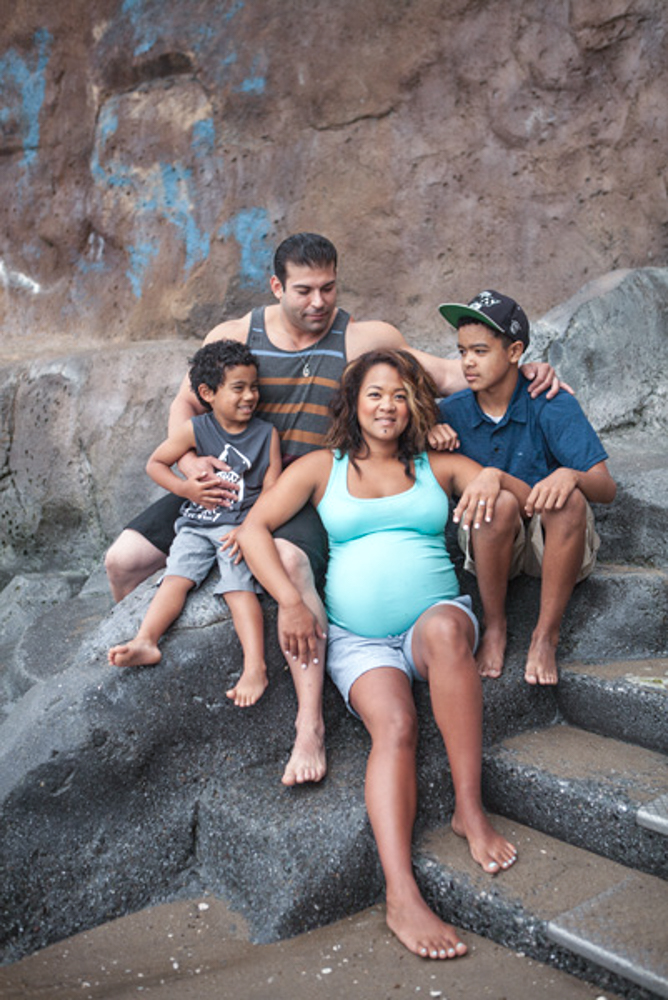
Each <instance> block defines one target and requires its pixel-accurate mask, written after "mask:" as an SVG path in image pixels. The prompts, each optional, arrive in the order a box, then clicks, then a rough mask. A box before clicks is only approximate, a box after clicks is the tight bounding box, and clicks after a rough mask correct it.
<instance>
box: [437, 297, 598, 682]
mask: <svg viewBox="0 0 668 1000" xmlns="http://www.w3.org/2000/svg"><path fill="white" fill-rule="evenodd" d="M439 310H440V312H441V314H442V315H443V316H444V318H445V319H446V320H447V321H448V322H449V323H450V324H451V325H452V326H454V327H456V328H457V330H458V347H459V354H460V358H461V364H462V370H463V374H464V378H465V379H466V381H467V382H468V385H469V388H467V389H464V390H462V391H461V392H458V393H455V395H453V396H450V397H449V398H448V399H445V400H443V401H442V402H441V403H440V411H441V417H442V419H443V421H444V422H446V423H448V424H449V425H450V426H451V427H452V428H453V430H454V431H456V432H457V434H458V435H459V440H460V444H461V450H462V452H463V454H465V455H468V456H469V457H470V458H473V459H475V460H476V461H477V462H480V463H481V464H482V465H484V466H489V465H491V466H495V467H497V468H500V469H503V470H504V471H505V472H508V473H511V474H512V475H514V476H517V478H518V479H522V480H524V482H526V483H527V484H528V485H529V486H531V487H532V490H531V493H530V495H529V498H528V500H527V503H526V505H525V507H524V510H523V511H520V509H519V507H518V505H517V502H516V501H515V500H514V498H512V497H511V496H510V495H508V496H505V497H504V502H503V503H502V505H501V508H502V509H499V505H497V506H496V508H495V510H494V519H493V521H487V520H486V521H485V522H484V523H483V524H482V525H481V527H480V529H479V530H478V531H473V532H468V533H465V532H463V531H462V530H460V544H461V545H462V548H463V550H464V551H465V553H466V558H465V563H464V565H465V568H466V569H468V570H469V571H471V572H474V573H475V574H476V576H477V579H478V586H479V589H480V596H481V599H482V602H483V609H484V617H485V635H484V637H483V640H482V642H481V644H480V648H479V650H478V655H477V660H478V666H479V670H480V673H481V674H482V676H483V677H498V676H499V675H500V674H501V672H502V670H503V661H504V654H505V647H506V614H505V601H506V591H507V581H508V579H509V578H512V577H514V576H517V575H519V573H520V572H525V573H528V574H529V575H531V576H537V577H540V578H541V580H542V584H541V600H540V613H539V616H538V622H537V623H536V627H535V628H534V631H533V634H532V637H531V645H530V647H529V653H528V657H527V661H526V668H525V675H524V676H525V680H526V681H527V682H528V683H529V684H556V683H557V680H558V673H557V663H556V648H557V643H558V641H559V630H560V626H561V620H562V618H563V615H564V612H565V610H566V605H567V604H568V601H569V599H570V596H571V593H572V591H573V587H574V586H575V584H576V583H577V582H579V581H580V580H583V579H584V578H585V577H586V576H588V575H589V574H590V573H591V571H592V569H593V568H594V563H595V561H596V551H597V549H598V545H599V539H598V537H597V535H596V532H595V530H594V518H593V514H592V511H591V508H590V506H589V502H591V503H610V502H611V501H612V500H613V499H614V496H615V492H616V486H615V483H614V481H613V480H612V478H611V476H610V473H609V472H608V469H607V466H606V463H605V460H606V458H607V455H606V452H605V451H604V449H603V446H602V445H601V442H600V441H599V439H598V437H597V435H596V433H595V431H594V429H593V427H592V426H591V424H590V423H589V421H588V420H587V418H586V417H585V415H584V413H583V412H582V409H581V408H580V405H579V403H578V402H577V400H576V399H574V398H573V396H571V395H569V393H567V392H565V391H564V390H562V389H560V390H559V392H558V393H557V395H556V396H555V397H554V398H553V399H552V400H549V401H548V400H547V398H546V397H545V396H538V397H536V398H532V397H531V396H530V395H529V393H527V392H526V387H527V381H526V379H525V378H524V376H523V375H522V374H521V372H520V371H519V362H520V358H521V356H522V354H523V352H524V351H525V349H526V348H527V347H528V345H529V322H528V320H527V317H526V315H525V313H524V310H523V309H522V308H521V307H520V306H519V305H518V304H517V302H515V301H514V300H513V299H511V298H509V297H508V296H506V295H501V294H500V293H499V292H495V291H491V290H490V291H484V292H481V293H480V294H479V295H477V296H476V297H475V298H474V299H473V300H472V301H471V302H469V303H468V305H461V304H459V303H445V304H443V305H441V306H439ZM488 513H489V512H488Z"/></svg>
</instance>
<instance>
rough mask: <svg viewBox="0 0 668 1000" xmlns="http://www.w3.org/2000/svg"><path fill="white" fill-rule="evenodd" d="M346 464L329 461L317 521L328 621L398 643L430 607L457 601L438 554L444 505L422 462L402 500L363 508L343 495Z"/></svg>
mask: <svg viewBox="0 0 668 1000" xmlns="http://www.w3.org/2000/svg"><path fill="white" fill-rule="evenodd" d="M347 475H348V456H347V455H345V456H343V457H342V458H341V457H337V456H336V455H335V456H334V461H333V464H332V471H331V474H330V477H329V482H328V484H327V489H326V491H325V494H324V496H323V498H322V500H321V501H320V503H319V504H318V513H319V514H320V517H321V518H322V522H323V524H324V525H325V528H326V530H327V534H328V535H329V546H330V552H329V565H328V569H327V583H326V587H325V598H326V605H327V614H328V616H329V619H330V621H333V622H334V624H336V625H340V626H341V627H342V628H346V629H348V630H349V631H351V632H356V633H357V634H358V635H364V636H374V637H384V636H388V635H398V634H399V633H401V632H405V631H406V629H408V628H410V626H411V625H412V624H413V623H414V622H415V621H416V619H417V618H419V616H420V615H421V614H422V613H423V611H426V610H427V609H428V608H430V607H431V606H432V605H433V604H435V603H436V602H437V601H440V600H444V599H450V598H453V597H456V596H457V595H458V594H459V586H458V583H457V577H456V575H455V569H454V566H453V565H452V562H451V561H450V557H449V556H448V553H447V550H446V547H445V534H444V533H445V524H446V521H447V519H448V498H447V496H446V494H445V493H444V492H443V490H442V489H441V487H440V485H439V483H438V482H437V480H436V477H435V476H434V474H433V472H432V471H431V466H430V465H429V459H428V457H427V455H426V454H421V455H418V456H417V458H416V459H415V482H414V483H413V485H412V487H411V488H410V489H408V490H406V492H405V493H397V494H395V495H394V496H390V497H381V498H378V499H373V500H364V499H360V498H358V497H353V496H351V495H350V493H349V492H348V486H347Z"/></svg>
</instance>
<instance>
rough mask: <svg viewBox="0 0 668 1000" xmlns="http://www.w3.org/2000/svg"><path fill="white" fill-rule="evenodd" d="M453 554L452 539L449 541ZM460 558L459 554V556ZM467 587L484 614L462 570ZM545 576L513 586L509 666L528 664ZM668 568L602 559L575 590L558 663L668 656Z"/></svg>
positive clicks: (470, 580)
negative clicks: (540, 579) (622, 563)
mask: <svg viewBox="0 0 668 1000" xmlns="http://www.w3.org/2000/svg"><path fill="white" fill-rule="evenodd" d="M449 550H450V553H451V554H453V547H452V542H449ZM455 557H456V554H455ZM456 558H458V557H456ZM459 579H460V584H461V588H462V591H463V592H464V593H467V594H470V595H471V598H472V600H473V604H474V608H475V611H476V614H478V615H479V616H480V615H481V614H482V606H481V604H480V596H479V594H478V589H477V585H476V581H475V578H474V577H473V576H472V575H471V574H470V573H466V572H463V571H460V573H459ZM539 604H540V581H539V580H536V579H533V578H531V577H528V576H520V577H518V578H517V579H515V580H511V581H510V583H509V585H508V598H507V601H506V612H507V616H508V649H507V653H506V661H507V663H508V664H509V665H510V666H513V665H517V666H519V665H521V666H522V667H523V666H524V660H525V658H526V654H527V651H528V649H529V643H530V640H531V633H532V631H533V628H534V626H535V624H536V621H537V619H538V611H539ZM666 608H668V572H666V571H665V570H664V569H662V568H656V567H651V566H632V565H628V564H627V565H621V564H617V563H603V562H599V563H598V564H597V566H596V568H595V570H594V572H593V573H592V575H591V576H590V577H589V578H588V579H587V580H584V581H583V582H582V583H580V584H578V586H577V587H576V588H575V590H574V591H573V594H572V596H571V599H570V601H569V603H568V607H567V608H566V613H565V615H564V619H563V623H562V629H561V637H560V640H559V662H560V663H563V662H565V661H569V660H579V661H582V662H585V663H599V662H601V661H603V660H621V659H625V658H627V659H633V660H638V659H643V658H653V657H668V628H666V616H665V609H666Z"/></svg>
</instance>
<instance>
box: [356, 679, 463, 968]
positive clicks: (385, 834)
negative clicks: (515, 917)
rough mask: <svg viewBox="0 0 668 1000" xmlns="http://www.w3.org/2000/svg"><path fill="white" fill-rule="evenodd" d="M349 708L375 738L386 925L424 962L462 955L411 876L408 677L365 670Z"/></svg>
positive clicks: (372, 796)
mask: <svg viewBox="0 0 668 1000" xmlns="http://www.w3.org/2000/svg"><path fill="white" fill-rule="evenodd" d="M351 704H352V705H353V707H354V709H355V711H357V712H358V713H359V714H360V716H361V718H362V721H363V722H364V725H365V726H366V728H367V730H368V731H369V734H370V736H371V740H372V745H371V752H370V754H369V759H368V762H367V771H366V785H365V797H366V805H367V811H368V813H369V819H370V821H371V827H372V829H373V833H374V837H375V839H376V844H377V847H378V854H379V856H380V863H381V865H382V868H383V874H384V875H385V884H386V902H387V924H388V927H389V928H390V930H392V931H393V932H394V934H396V936H397V937H398V938H399V940H400V941H401V942H402V944H403V945H405V947H406V948H408V949H409V951H412V952H414V953H415V954H416V955H421V956H422V957H423V958H456V957H457V956H458V955H464V954H466V950H467V949H466V945H465V944H464V943H463V941H460V939H459V937H458V936H457V932H456V931H455V930H454V928H453V927H451V926H450V925H449V924H446V923H444V922H443V921H442V920H441V919H440V917H438V916H436V914H435V913H434V912H433V911H432V910H431V909H430V908H429V907H428V906H427V904H426V902H425V901H424V899H423V898H422V895H421V893H420V890H419V888H418V885H417V882H416V881H415V875H414V874H413V864H412V859H411V843H412V835H413V824H414V822H415V811H416V806H417V779H416V773H415V747H416V743H417V717H416V713H415V704H414V702H413V695H412V691H411V687H410V683H409V681H408V678H407V677H406V675H405V674H403V673H402V672H401V671H400V670H396V669H394V668H392V667H381V668H379V669H376V670H370V671H367V673H365V674H362V676H361V677H360V678H358V680H357V681H355V683H354V684H353V687H352V690H351Z"/></svg>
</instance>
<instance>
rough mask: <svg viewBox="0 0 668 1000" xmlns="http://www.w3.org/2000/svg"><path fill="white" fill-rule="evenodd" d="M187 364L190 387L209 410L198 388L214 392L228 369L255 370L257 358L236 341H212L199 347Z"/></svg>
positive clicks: (221, 382)
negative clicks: (251, 367) (241, 367)
mask: <svg viewBox="0 0 668 1000" xmlns="http://www.w3.org/2000/svg"><path fill="white" fill-rule="evenodd" d="M188 364H189V365H190V370H189V372H188V377H189V379H190V387H191V389H192V391H193V392H194V393H195V395H196V396H197V398H198V399H199V401H200V403H201V404H202V406H205V407H206V408H207V410H210V409H211V407H210V406H209V404H208V403H207V402H206V400H205V399H202V397H201V396H200V394H199V386H200V385H206V386H208V387H209V389H211V391H212V392H215V391H216V389H217V388H218V387H219V386H221V385H222V384H223V382H224V381H225V374H226V372H227V370H228V368H235V367H236V366H237V365H254V366H255V368H257V358H256V357H255V355H254V354H253V353H252V352H251V351H250V350H249V349H248V347H246V345H245V344H241V343H239V341H238V340H214V341H213V343H211V344H205V345H204V347H200V349H199V351H197V352H196V354H194V355H193V357H192V358H190V359H189V361H188Z"/></svg>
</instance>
